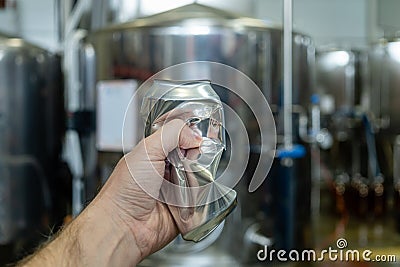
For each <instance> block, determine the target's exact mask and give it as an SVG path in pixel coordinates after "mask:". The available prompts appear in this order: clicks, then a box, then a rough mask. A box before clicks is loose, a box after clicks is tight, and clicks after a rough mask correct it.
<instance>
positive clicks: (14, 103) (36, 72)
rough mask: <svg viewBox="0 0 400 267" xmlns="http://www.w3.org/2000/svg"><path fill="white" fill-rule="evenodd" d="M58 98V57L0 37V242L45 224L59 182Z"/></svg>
mask: <svg viewBox="0 0 400 267" xmlns="http://www.w3.org/2000/svg"><path fill="white" fill-rule="evenodd" d="M62 96H63V88H62V75H61V69H60V59H59V57H57V56H55V55H53V54H50V53H48V52H47V51H45V50H43V49H41V48H38V47H36V46H33V45H31V44H29V43H27V42H25V41H24V40H22V39H18V38H11V37H8V36H3V35H0V244H8V243H10V242H15V241H17V240H18V239H20V238H24V239H28V238H29V237H31V236H32V235H35V234H36V235H37V234H39V232H40V229H44V228H43V227H48V225H46V222H48V220H49V217H48V215H49V213H50V211H51V208H52V204H54V203H53V201H52V196H51V192H50V191H51V188H52V186H53V185H54V184H55V183H60V181H57V180H56V178H55V172H56V169H57V168H58V167H59V164H58V163H59V156H60V152H61V138H62V132H63V125H64V121H63V105H64V103H63V97H62ZM53 207H54V206H53Z"/></svg>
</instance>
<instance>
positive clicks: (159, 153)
mask: <svg viewBox="0 0 400 267" xmlns="http://www.w3.org/2000/svg"><path fill="white" fill-rule="evenodd" d="M201 141H202V137H201V135H200V134H198V133H197V132H195V131H193V130H192V129H191V128H189V127H188V126H187V125H186V123H185V122H184V121H183V120H179V119H174V120H172V121H170V122H168V123H166V124H164V125H163V126H162V127H161V128H160V129H158V130H157V131H156V132H155V133H154V134H152V135H151V136H149V137H147V138H146V139H145V140H144V144H145V147H146V150H147V153H148V157H149V159H150V160H151V161H159V160H165V158H166V157H167V156H168V154H169V152H171V151H172V150H174V149H175V148H177V147H180V148H182V149H190V148H196V147H199V146H200V144H201Z"/></svg>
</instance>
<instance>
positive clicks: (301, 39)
mask: <svg viewBox="0 0 400 267" xmlns="http://www.w3.org/2000/svg"><path fill="white" fill-rule="evenodd" d="M88 41H89V42H90V43H92V44H93V45H94V47H95V51H96V60H97V80H98V81H100V80H107V79H128V78H129V79H137V80H139V81H143V80H145V79H147V78H149V77H150V76H151V75H153V74H155V73H156V72H158V71H160V70H162V69H164V68H166V67H169V66H172V65H175V64H179V63H183V62H188V61H212V62H219V63H223V64H227V65H229V66H231V67H234V68H236V69H238V70H240V71H242V72H244V73H245V74H246V75H248V76H249V77H250V78H251V79H252V80H253V81H254V82H255V83H256V84H257V85H258V86H259V87H260V89H261V90H262V91H263V93H264V95H265V96H266V98H267V100H268V101H269V103H270V104H280V103H281V102H282V87H283V84H282V64H283V63H282V61H283V51H282V29H281V28H280V27H278V26H277V25H271V24H267V23H264V22H263V21H261V20H257V19H252V18H243V17H240V16H237V15H234V14H231V13H229V12H225V11H222V10H218V9H214V8H211V7H207V6H203V5H200V4H190V5H187V6H183V7H180V8H177V9H174V10H171V11H167V12H164V13H161V14H157V15H154V16H150V17H146V18H142V19H137V20H134V21H132V22H128V23H124V24H121V25H117V26H111V27H108V28H105V29H102V30H100V31H97V32H94V33H92V34H90V35H89V37H88ZM312 48H313V46H312V43H311V39H310V38H309V37H307V36H305V35H301V34H296V33H295V34H294V37H293V54H294V55H293V88H294V90H293V91H294V101H293V102H294V104H298V103H308V96H309V92H310V84H311V80H310V79H311V74H310V68H308V67H307V66H310V64H311V62H312V60H313V55H314V51H313V49H312Z"/></svg>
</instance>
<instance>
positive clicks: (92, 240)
mask: <svg viewBox="0 0 400 267" xmlns="http://www.w3.org/2000/svg"><path fill="white" fill-rule="evenodd" d="M140 256H141V255H140V253H139V250H138V249H137V246H136V243H135V239H134V238H133V236H132V234H131V233H130V232H129V229H128V228H127V227H123V226H122V225H121V224H120V223H119V222H117V221H114V219H113V218H112V217H111V216H110V213H109V212H107V210H106V208H104V207H100V206H98V205H96V202H95V201H94V203H92V204H91V205H90V206H89V207H88V208H87V209H86V210H85V211H83V212H82V214H81V215H79V216H78V217H77V218H76V219H75V220H74V221H72V222H71V223H70V224H69V225H68V226H67V227H65V229H64V230H63V231H62V232H61V233H60V234H59V235H58V236H57V237H55V238H54V240H53V241H51V242H50V243H49V244H47V245H46V246H44V247H43V248H42V249H40V250H39V251H38V252H36V253H35V254H34V255H32V256H31V257H29V258H27V259H26V260H24V261H23V262H21V263H20V264H19V265H18V266H27V267H29V266H44V267H47V266H65V267H67V266H134V265H136V264H137V263H138V262H139V260H140Z"/></svg>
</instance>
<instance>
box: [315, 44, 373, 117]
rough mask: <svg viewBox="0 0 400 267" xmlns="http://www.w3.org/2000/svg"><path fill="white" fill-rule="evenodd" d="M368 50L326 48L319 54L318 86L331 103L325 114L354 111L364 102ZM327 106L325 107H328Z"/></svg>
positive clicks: (317, 61) (317, 65)
mask: <svg viewBox="0 0 400 267" xmlns="http://www.w3.org/2000/svg"><path fill="white" fill-rule="evenodd" d="M366 67H367V53H366V52H363V51H360V50H354V49H353V50H351V49H326V50H322V51H318V52H317V54H316V89H317V93H318V94H320V95H321V97H328V98H330V99H329V100H328V99H326V101H332V102H331V103H325V104H326V105H327V106H326V107H323V106H322V107H321V108H322V112H323V113H335V112H341V113H347V114H349V113H351V112H354V111H355V110H356V108H357V107H358V106H360V105H361V96H362V90H363V89H364V86H365V85H366V78H367V77H366ZM324 108H325V109H324Z"/></svg>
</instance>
